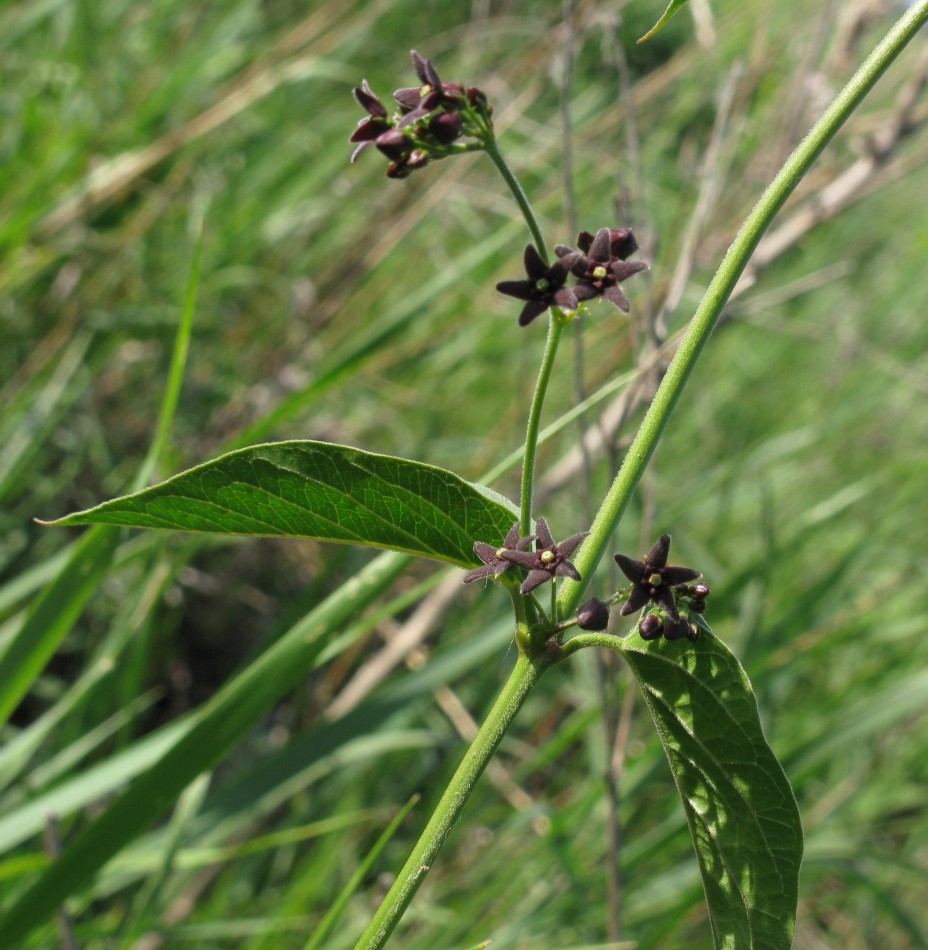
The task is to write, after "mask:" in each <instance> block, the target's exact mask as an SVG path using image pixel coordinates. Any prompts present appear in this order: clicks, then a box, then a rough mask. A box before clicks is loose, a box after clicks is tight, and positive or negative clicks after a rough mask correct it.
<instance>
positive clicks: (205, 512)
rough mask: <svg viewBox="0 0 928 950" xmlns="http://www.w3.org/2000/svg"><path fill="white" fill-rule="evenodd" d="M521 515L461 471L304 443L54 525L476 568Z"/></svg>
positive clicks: (246, 457) (230, 458) (215, 466)
mask: <svg viewBox="0 0 928 950" xmlns="http://www.w3.org/2000/svg"><path fill="white" fill-rule="evenodd" d="M516 517H517V515H516V513H515V509H514V508H512V507H510V506H509V505H508V503H507V502H506V501H505V499H503V498H501V497H500V496H499V495H496V494H495V493H494V492H491V491H490V490H489V489H485V488H481V487H479V486H476V485H473V484H471V483H470V482H466V481H464V479H462V478H459V477H458V476H457V475H455V474H454V473H453V472H448V471H446V470H444V469H441V468H435V467H433V466H431V465H423V464H421V463H419V462H411V461H408V460H407V459H401V458H394V457H392V456H387V455H374V454H372V453H370V452H362V451H361V450H359V449H354V448H349V447H347V446H343V445H332V444H330V443H327V442H305V441H300V442H278V443H272V444H269V445H257V446H251V447H250V448H247V449H240V450H239V451H236V452H230V453H229V454H228V455H223V456H220V457H219V458H217V459H214V460H213V461H211V462H206V463H205V464H203V465H198V466H197V467H196V468H192V469H190V470H189V471H187V472H183V473H182V474H180V475H177V476H175V477H174V478H170V479H168V480H167V481H165V482H162V483H161V484H159V485H155V486H153V487H152V488H146V489H145V490H144V491H140V492H136V493H135V494H132V495H125V496H123V497H121V498H114V499H112V500H111V501H107V502H104V503H103V504H102V505H97V507H95V508H90V509H88V510H87V511H80V512H76V513H75V514H71V515H67V516H66V517H64V518H61V519H59V520H58V521H55V522H52V524H55V525H82V524H119V525H126V526H128V527H132V528H164V529H171V530H179V531H208V532H213V533H216V534H246V535H270V536H281V537H297V538H315V539H316V540H319V541H338V542H342V543H345V544H360V545H366V546H371V547H378V548H390V549H392V550H395V551H406V552H408V553H410V554H418V555H420V556H422V557H429V558H435V559H437V560H439V561H450V562H451V563H452V564H460V565H462V566H469V565H472V564H474V563H477V560H476V557H475V555H474V551H473V544H474V541H486V542H487V543H489V544H493V543H494V542H495V541H496V540H499V541H502V539H503V538H504V537H505V535H506V532H507V531H508V530H509V529H510V528H511V527H512V524H513V521H514V520H515V519H516Z"/></svg>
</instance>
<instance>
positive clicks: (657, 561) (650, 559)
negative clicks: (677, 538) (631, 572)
mask: <svg viewBox="0 0 928 950" xmlns="http://www.w3.org/2000/svg"><path fill="white" fill-rule="evenodd" d="M668 554H670V535H669V534H662V535H661V536H660V537H659V538H658V539H657V541H656V543H655V545H654V547H653V548H651V550H650V552H649V553H648V556H647V558H646V559H645V565H646V566H645V568H644V570H648V571H657V570H660V569H661V568H662V567H664V566H665V565H666V564H667V555H668ZM643 572H644V571H642V573H643Z"/></svg>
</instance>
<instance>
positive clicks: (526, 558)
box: [478, 518, 590, 594]
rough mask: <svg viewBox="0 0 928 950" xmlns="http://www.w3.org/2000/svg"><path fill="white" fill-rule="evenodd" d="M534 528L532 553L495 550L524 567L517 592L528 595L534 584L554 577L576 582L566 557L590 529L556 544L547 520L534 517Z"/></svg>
mask: <svg viewBox="0 0 928 950" xmlns="http://www.w3.org/2000/svg"><path fill="white" fill-rule="evenodd" d="M537 530H538V535H537V537H536V539H535V552H534V553H532V552H530V551H510V550H503V551H500V552H499V553H500V557H502V558H504V559H505V560H507V561H509V562H511V563H512V564H518V565H519V567H524V568H525V569H526V570H527V571H528V572H529V573H528V577H526V578H525V580H524V581H522V586H521V587H520V588H519V592H520V593H522V594H529V593H531V592H532V591H533V590H534V589H535V588H536V587H539V586H541V585H542V584H544V583H545V581H550V580H554V578H555V577H570V578H573V579H574V580H575V581H579V580H580V572H579V571H578V570H577V569H576V568H575V567H574V566H573V564H571V563H570V561H568V560H567V558H569V557H570V555H571V554H573V553H574V551H576V550H577V548H578V547H580V542H581V541H582V540H583V539H584V538H585V537H587V535H589V533H590V532H589V531H583V532H581V533H580V534H575V535H572V536H571V537H569V538H568V539H567V540H566V541H561V543H560V544H557V543H556V542H555V540H554V538H553V537H552V536H551V531H550V530H549V529H548V523H547V522H546V521H545V519H544V518H539V519H538V524H537ZM478 570H479V568H478Z"/></svg>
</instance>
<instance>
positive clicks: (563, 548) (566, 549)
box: [557, 531, 590, 557]
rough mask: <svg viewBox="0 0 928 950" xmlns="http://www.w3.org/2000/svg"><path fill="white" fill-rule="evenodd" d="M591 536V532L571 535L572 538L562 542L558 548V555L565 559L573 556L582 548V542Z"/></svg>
mask: <svg viewBox="0 0 928 950" xmlns="http://www.w3.org/2000/svg"><path fill="white" fill-rule="evenodd" d="M589 536H590V532H589V531H581V532H580V534H574V535H571V537H569V538H568V539H567V540H566V541H561V543H560V544H559V545H558V546H557V553H558V554H560V555H562V556H563V557H570V556H571V554H573V553H574V551H576V550H577V548H578V547H580V542H581V541H583V539H584V538H588V537H589Z"/></svg>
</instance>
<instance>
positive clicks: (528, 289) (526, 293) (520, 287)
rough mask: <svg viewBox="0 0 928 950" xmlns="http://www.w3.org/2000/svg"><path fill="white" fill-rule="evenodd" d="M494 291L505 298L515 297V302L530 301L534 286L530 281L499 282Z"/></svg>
mask: <svg viewBox="0 0 928 950" xmlns="http://www.w3.org/2000/svg"><path fill="white" fill-rule="evenodd" d="M496 289H497V290H498V291H499V292H500V293H501V294H506V296H507V297H515V298H516V300H531V299H532V297H533V296H534V292H535V285H534V284H533V283H532V282H531V281H530V280H501V281H500V282H499V283H498V284H497V285H496Z"/></svg>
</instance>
